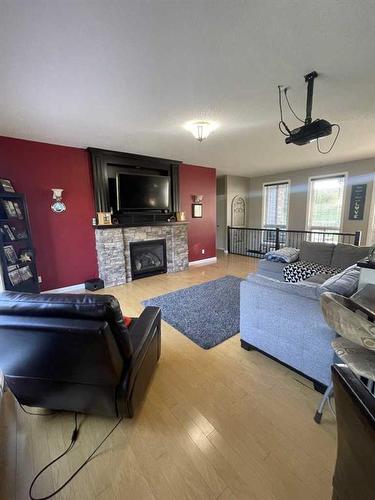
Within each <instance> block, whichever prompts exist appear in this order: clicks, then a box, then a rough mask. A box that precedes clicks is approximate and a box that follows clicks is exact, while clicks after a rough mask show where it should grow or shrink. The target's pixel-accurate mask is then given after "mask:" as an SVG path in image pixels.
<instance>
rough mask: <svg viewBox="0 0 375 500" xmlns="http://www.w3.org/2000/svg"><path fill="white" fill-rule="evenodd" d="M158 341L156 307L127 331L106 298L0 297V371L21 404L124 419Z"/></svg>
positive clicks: (139, 393) (137, 398) (149, 370)
mask: <svg viewBox="0 0 375 500" xmlns="http://www.w3.org/2000/svg"><path fill="white" fill-rule="evenodd" d="M160 335H161V332H160V309H159V308H157V307H146V309H145V310H144V311H143V313H142V314H141V316H140V317H139V318H138V319H134V320H133V321H132V323H131V325H130V326H129V328H127V327H126V326H125V324H124V321H123V316H122V312H121V309H120V305H119V303H118V301H117V300H116V299H115V298H114V297H112V296H111V295H88V294H85V295H76V294H25V293H14V292H6V293H2V294H0V369H1V370H2V372H3V373H4V376H5V380H6V384H7V386H8V387H9V389H10V390H11V392H12V393H13V394H14V396H15V397H16V398H17V400H18V401H19V402H20V403H21V404H25V405H28V406H36V407H41V408H49V409H53V410H68V411H77V412H82V413H92V414H98V415H107V416H117V417H119V416H127V417H132V416H133V414H134V411H135V409H136V408H137V406H138V405H139V403H140V402H141V400H142V398H143V395H144V393H145V391H146V388H147V386H148V383H149V381H150V379H151V377H152V374H153V372H154V369H155V367H156V364H157V361H158V359H159V357H160V347H161V337H160Z"/></svg>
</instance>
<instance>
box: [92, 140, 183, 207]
mask: <svg viewBox="0 0 375 500" xmlns="http://www.w3.org/2000/svg"><path fill="white" fill-rule="evenodd" d="M88 151H89V153H90V156H91V164H92V172H93V181H94V196H95V208H96V211H97V212H110V211H111V205H110V193H109V177H110V176H111V174H112V175H113V173H120V172H129V171H134V170H135V169H137V170H143V171H147V172H159V173H160V172H164V175H169V177H170V180H171V203H170V207H169V212H170V213H171V214H173V213H175V212H177V211H179V209H180V199H179V198H180V197H179V166H180V164H181V161H177V160H168V159H165V158H157V157H152V156H143V155H138V154H133V153H123V152H120V151H108V150H106V149H97V148H88ZM112 208H113V207H112Z"/></svg>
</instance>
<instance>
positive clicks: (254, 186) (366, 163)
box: [248, 159, 375, 245]
mask: <svg viewBox="0 0 375 500" xmlns="http://www.w3.org/2000/svg"><path fill="white" fill-rule="evenodd" d="M339 172H340V173H341V172H347V173H348V179H347V189H346V193H345V204H344V219H343V228H342V229H343V231H344V232H349V233H354V232H355V231H362V245H364V244H366V240H367V232H368V228H369V221H370V220H371V219H370V214H371V212H372V209H373V205H374V203H375V199H374V179H375V159H370V160H359V161H355V162H350V163H341V164H336V165H328V166H325V167H318V168H309V169H306V170H298V171H290V172H283V173H280V174H273V175H266V176H262V177H253V178H251V179H249V211H248V214H249V215H248V224H249V226H252V227H261V224H262V189H263V183H265V182H275V181H278V180H290V183H291V184H290V200H289V229H296V230H303V229H305V227H306V213H307V194H308V182H309V177H311V176H319V175H327V174H335V173H339ZM353 184H367V192H366V205H365V211H364V218H363V220H362V221H353V220H349V205H350V196H351V187H352V185H353Z"/></svg>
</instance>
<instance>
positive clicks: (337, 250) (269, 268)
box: [258, 241, 370, 281]
mask: <svg viewBox="0 0 375 500" xmlns="http://www.w3.org/2000/svg"><path fill="white" fill-rule="evenodd" d="M369 250H370V248H369V247H358V246H355V245H347V244H344V243H338V244H337V245H335V244H334V243H312V242H309V241H304V242H303V243H302V245H301V249H300V256H299V261H304V262H312V263H316V264H321V265H322V266H327V267H328V268H331V272H332V273H335V272H337V270H338V271H340V270H342V269H346V268H347V267H349V266H352V265H353V264H355V263H356V262H358V261H359V260H361V259H363V258H364V257H367V255H368V253H369ZM287 265H288V264H285V263H284V262H271V261H268V260H265V259H262V260H260V261H259V266H258V274H261V275H262V276H268V277H269V278H274V279H277V280H279V281H284V268H285V267H286V266H287ZM328 273H330V270H329V269H328Z"/></svg>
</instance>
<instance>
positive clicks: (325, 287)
mask: <svg viewBox="0 0 375 500" xmlns="http://www.w3.org/2000/svg"><path fill="white" fill-rule="evenodd" d="M360 271H361V269H360V268H359V267H358V266H357V265H354V266H351V267H348V268H347V269H345V270H344V271H342V272H341V273H339V274H336V275H335V276H331V277H330V278H328V279H327V280H326V281H325V282H324V283H323V284H322V285H320V287H319V292H320V293H323V292H333V293H338V294H339V295H344V297H350V296H351V295H353V294H354V293H355V292H356V291H357V290H358V284H359V275H360Z"/></svg>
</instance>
